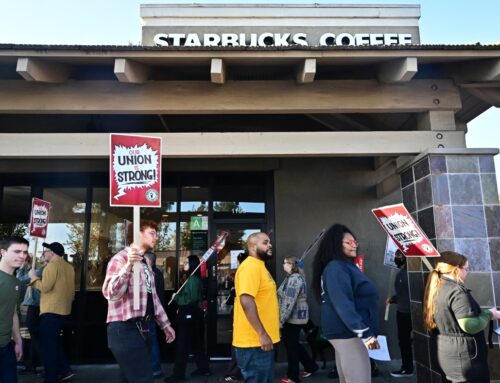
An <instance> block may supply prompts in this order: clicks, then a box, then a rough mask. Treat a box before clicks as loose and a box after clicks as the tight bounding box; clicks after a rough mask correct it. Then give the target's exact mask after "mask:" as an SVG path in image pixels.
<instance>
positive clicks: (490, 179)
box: [481, 174, 499, 205]
mask: <svg viewBox="0 0 500 383" xmlns="http://www.w3.org/2000/svg"><path fill="white" fill-rule="evenodd" d="M481 186H482V189H483V201H484V204H485V205H493V204H496V205H498V203H499V201H498V188H497V178H496V176H495V174H481Z"/></svg>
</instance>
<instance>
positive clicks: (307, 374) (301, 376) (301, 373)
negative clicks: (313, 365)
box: [299, 370, 314, 379]
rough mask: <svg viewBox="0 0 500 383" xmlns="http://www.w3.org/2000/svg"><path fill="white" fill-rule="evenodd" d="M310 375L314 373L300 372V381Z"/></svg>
mask: <svg viewBox="0 0 500 383" xmlns="http://www.w3.org/2000/svg"><path fill="white" fill-rule="evenodd" d="M312 374H314V372H309V371H306V370H303V371H301V372H300V375H299V376H300V379H305V378H309V377H310V376H311V375H312Z"/></svg>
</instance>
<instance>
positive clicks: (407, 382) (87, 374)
mask: <svg viewBox="0 0 500 383" xmlns="http://www.w3.org/2000/svg"><path fill="white" fill-rule="evenodd" d="M331 367H332V363H331V362H330V363H328V364H327V369H326V370H319V371H318V372H317V373H316V374H314V375H313V376H312V377H310V378H308V379H304V380H303V381H302V382H304V383H306V382H311V383H312V382H315V383H316V382H318V383H335V382H338V381H339V380H338V379H328V376H327V375H328V371H329V368H331ZM378 367H379V370H380V375H379V376H378V377H376V378H373V379H372V382H373V383H382V382H396V381H398V382H403V383H416V381H417V378H416V374H415V375H413V377H409V378H393V377H391V376H390V374H389V373H390V372H391V371H394V370H397V369H399V367H400V361H391V362H378ZM72 368H73V370H74V372H75V376H74V377H73V378H72V379H71V380H68V382H74V383H101V382H106V383H115V382H116V383H119V378H118V366H117V365H116V364H93V365H76V366H73V367H72ZM210 368H211V370H212V372H213V373H214V374H213V375H212V376H211V377H209V378H204V377H203V378H199V377H197V378H190V379H188V380H186V382H187V383H217V382H218V379H219V378H220V377H221V376H222V375H223V373H224V371H225V369H226V362H218V363H211V364H210ZM194 369H195V366H194V364H189V365H188V369H187V371H188V373H187V376H189V372H191V371H192V370H194ZM163 371H164V372H166V373H167V374H171V372H172V364H164V365H163ZM285 372H286V363H278V364H277V365H276V374H275V377H276V382H278V381H279V379H280V378H281V377H282V376H283V375H285ZM42 382H43V379H42V378H40V377H36V376H35V375H20V376H19V383H42ZM156 382H159V383H161V382H163V379H158V380H157V381H156Z"/></svg>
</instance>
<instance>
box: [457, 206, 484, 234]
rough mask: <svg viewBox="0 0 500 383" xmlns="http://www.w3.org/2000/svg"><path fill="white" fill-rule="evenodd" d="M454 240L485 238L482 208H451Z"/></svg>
mask: <svg viewBox="0 0 500 383" xmlns="http://www.w3.org/2000/svg"><path fill="white" fill-rule="evenodd" d="M452 215H453V228H454V230H455V238H485V237H486V222H485V218H484V210H483V207H482V206H453V207H452Z"/></svg>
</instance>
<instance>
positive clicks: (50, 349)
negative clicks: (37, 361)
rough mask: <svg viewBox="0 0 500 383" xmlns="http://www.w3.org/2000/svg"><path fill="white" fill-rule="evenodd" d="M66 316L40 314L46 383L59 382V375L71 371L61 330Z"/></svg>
mask: <svg viewBox="0 0 500 383" xmlns="http://www.w3.org/2000/svg"><path fill="white" fill-rule="evenodd" d="M65 321H66V316H64V315H58V314H50V313H47V314H42V315H41V316H40V340H41V343H42V351H43V356H42V359H43V366H44V368H45V378H44V382H45V383H57V382H59V375H60V374H64V373H67V372H69V371H70V368H69V365H68V362H67V360H66V355H65V354H64V350H63V345H62V339H61V331H62V329H63V326H64V322H65Z"/></svg>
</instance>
